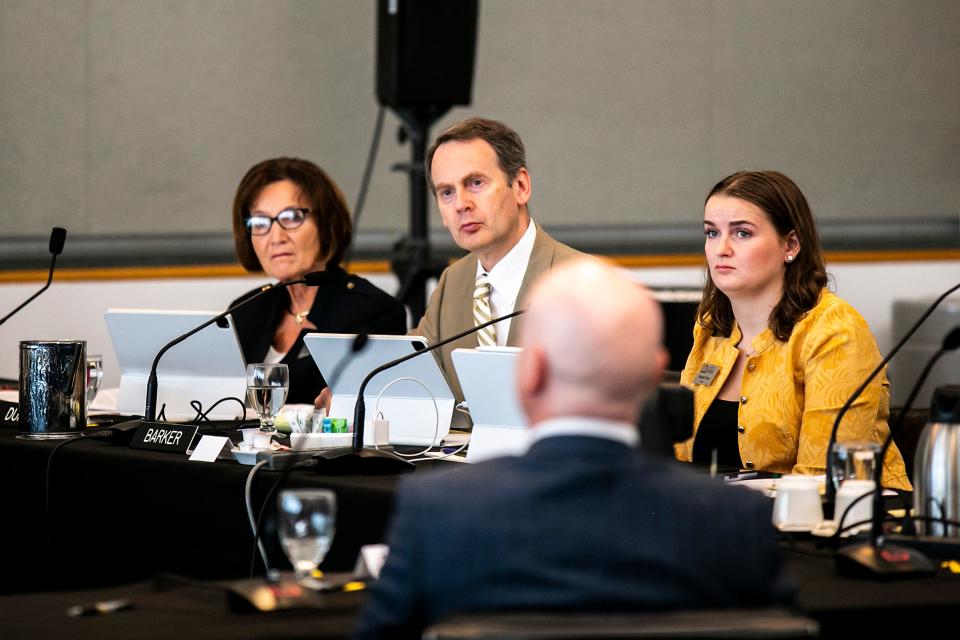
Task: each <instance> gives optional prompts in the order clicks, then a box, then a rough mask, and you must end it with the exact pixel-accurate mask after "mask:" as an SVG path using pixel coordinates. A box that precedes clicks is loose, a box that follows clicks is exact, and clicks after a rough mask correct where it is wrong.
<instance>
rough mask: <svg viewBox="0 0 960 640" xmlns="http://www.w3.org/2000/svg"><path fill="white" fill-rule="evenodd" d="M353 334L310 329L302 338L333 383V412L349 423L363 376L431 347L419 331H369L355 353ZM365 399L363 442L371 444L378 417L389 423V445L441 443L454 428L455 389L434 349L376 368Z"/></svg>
mask: <svg viewBox="0 0 960 640" xmlns="http://www.w3.org/2000/svg"><path fill="white" fill-rule="evenodd" d="M355 338H356V335H355V334H352V333H310V334H307V335H306V336H304V339H303V342H304V344H306V346H307V349H308V350H309V351H310V355H311V356H313V360H314V362H316V364H317V368H318V369H319V370H320V373H321V374H323V377H324V379H325V380H326V381H327V384H328V385H330V391H331V393H332V394H333V400H332V402H331V406H330V416H331V417H334V418H347V419H348V420H349V421H350V422H351V423H352V421H353V413H354V407H355V405H356V402H357V395H358V393H359V391H360V384H361V383H362V382H363V379H364V378H365V377H366V376H367V375H368V374H369V373H370V372H371V371H373V370H374V369H376V368H377V367H379V366H380V365H382V364H384V363H387V362H390V361H391V360H396V359H397V358H401V357H403V356H406V355H409V354H411V353H414V352H416V351H420V350H422V349H424V348H425V347H426V346H427V342H426V339H424V338H422V337H419V336H384V335H371V336H369V338H368V340H367V343H366V345H365V346H364V347H363V348H362V349H361V350H360V351H357V352H355V353H354V352H353V351H352V348H353V343H354V340H355ZM338 372H339V373H338ZM364 402H365V405H366V425H365V428H364V439H363V443H364V445H365V446H372V445H373V431H374V430H373V426H372V425H373V420H374V419H375V418H376V417H377V416H382V417H383V418H384V419H386V420H387V421H389V423H390V436H389V439H390V444H396V445H412V446H423V447H426V446H439V445H440V443H441V441H442V440H443V438H444V437H445V436H446V435H447V434H448V433H449V432H450V420H451V418H452V417H453V407H454V397H453V391H451V389H450V385H449V384H448V383H447V380H446V378H445V377H444V375H443V370H442V369H441V368H440V365H439V364H438V363H437V360H436V358H434V357H433V355H432V354H424V355H423V356H420V357H417V358H412V359H410V360H408V361H407V362H404V363H403V364H401V365H398V366H396V367H393V368H392V369H389V370H387V371H383V372H381V373H378V374H377V375H376V376H374V377H373V378H372V379H371V380H370V382H369V383H368V384H367V387H366V390H365V392H364Z"/></svg>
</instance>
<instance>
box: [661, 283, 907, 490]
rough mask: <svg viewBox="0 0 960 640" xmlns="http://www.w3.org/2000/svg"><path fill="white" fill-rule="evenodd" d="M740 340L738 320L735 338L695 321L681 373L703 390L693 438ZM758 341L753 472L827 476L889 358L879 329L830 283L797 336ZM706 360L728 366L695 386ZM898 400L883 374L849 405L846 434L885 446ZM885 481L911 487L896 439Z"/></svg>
mask: <svg viewBox="0 0 960 640" xmlns="http://www.w3.org/2000/svg"><path fill="white" fill-rule="evenodd" d="M740 338H741V334H740V328H739V327H738V326H736V324H734V327H733V330H732V331H731V335H730V337H729V338H724V337H715V336H710V335H708V333H707V331H706V330H704V329H703V327H701V326H700V325H699V323H698V324H697V325H696V326H695V327H694V331H693V349H692V350H691V351H690V356H689V357H688V358H687V365H686V367H684V369H683V373H682V374H681V378H680V379H681V382H682V383H683V384H684V385H686V386H688V387H690V388H691V389H693V392H694V434H696V429H697V428H698V427H699V425H700V420H701V419H702V418H703V415H704V414H705V413H706V412H707V409H708V408H709V407H710V404H711V403H712V402H713V400H714V398H716V396H717V394H718V393H719V392H720V388H721V387H722V386H723V383H724V381H725V380H726V379H727V375H728V374H729V372H730V370H731V369H732V368H733V366H734V364H735V363H736V361H737V357H738V356H739V350H738V349H737V347H736V344H737V343H738V342H740ZM752 346H753V349H754V351H755V352H756V354H755V355H753V356H751V357H749V358H748V359H747V362H746V367H745V368H744V373H743V381H742V384H741V391H740V394H741V397H740V407H739V410H738V418H737V420H738V426H737V430H738V431H739V432H740V438H739V444H740V459H741V460H742V461H743V464H744V466H746V467H747V468H752V469H758V470H763V471H772V472H775V473H799V474H807V475H817V474H822V473H824V469H825V468H824V465H825V462H826V448H827V443H828V442H829V439H830V430H831V428H832V427H833V421H834V419H835V418H836V415H837V412H838V411H839V410H840V407H842V406H843V404H844V402H846V400H847V398H848V397H849V396H850V394H852V393H853V391H854V390H855V389H856V388H857V387H858V386H859V385H860V384H861V383H862V382H863V381H864V380H865V379H866V377H867V375H869V374H870V372H871V371H872V370H873V369H874V368H875V367H876V366H877V364H878V363H879V362H880V360H881V357H880V352H879V350H878V349H877V344H876V341H875V340H874V338H873V334H872V333H871V332H870V327H869V326H867V323H866V321H865V320H864V319H863V318H862V317H861V316H860V314H859V313H857V310H856V309H854V308H853V307H852V306H850V305H849V304H848V303H847V302H845V301H844V300H842V299H840V298H839V297H837V296H836V295H834V294H833V293H831V292H829V291H827V290H826V289H824V290H823V293H822V294H821V296H820V301H819V302H818V303H817V305H816V306H815V307H814V308H813V309H811V310H810V312H809V313H807V315H806V316H804V317H803V318H802V319H801V320H800V321H799V322H797V324H796V325H794V328H793V333H792V334H791V335H790V338H789V340H787V341H786V342H780V341H779V340H777V339H776V338H775V337H774V336H773V333H772V332H771V331H770V329H767V330H765V331H764V332H763V333H761V334H760V335H758V336H757V337H756V338H755V339H754V340H753V345H752ZM704 364H712V365H716V366H717V367H719V371H718V372H717V373H716V375H715V376H714V377H713V379H712V380H711V381H710V382H709V383H708V384H694V379H695V378H696V377H697V373H698V372H699V371H700V370H701V368H702V367H703V365H704ZM889 401H890V384H889V382H888V381H887V376H886V372H883V373H881V374H880V375H879V376H877V377H876V378H875V379H874V380H873V382H872V383H871V384H870V385H869V386H868V387H867V388H866V390H864V392H863V394H862V395H861V396H860V398H859V399H857V401H856V402H854V404H853V406H852V407H850V409H849V411H848V412H847V414H846V415H845V416H844V418H843V421H842V422H841V423H840V431H839V434H838V436H837V440H839V441H852V440H857V441H864V440H867V441H873V442H881V443H882V442H883V440H884V438H886V436H887V433H889V427H888V426H887V418H888V417H889V414H890V410H889ZM676 454H677V457H678V458H679V459H681V460H686V461H689V460H691V459H692V454H693V438H690V439H689V440H687V441H685V442H683V443H680V444H678V445H677V446H676ZM883 484H884V486H886V487H892V488H897V489H907V490H909V489H910V488H911V487H910V479H909V478H908V477H907V474H906V469H905V468H904V464H903V457H902V456H901V455H900V451H899V449H897V446H896V445H895V444H894V445H891V447H890V449H889V451H888V452H887V457H886V459H885V460H884V469H883Z"/></svg>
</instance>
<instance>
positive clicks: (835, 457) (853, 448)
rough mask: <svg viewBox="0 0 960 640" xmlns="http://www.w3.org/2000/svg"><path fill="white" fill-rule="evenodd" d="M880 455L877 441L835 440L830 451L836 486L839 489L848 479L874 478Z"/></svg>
mask: <svg viewBox="0 0 960 640" xmlns="http://www.w3.org/2000/svg"><path fill="white" fill-rule="evenodd" d="M879 457H880V444H879V443H877V442H840V441H837V442H835V443H834V445H833V450H832V451H831V452H830V466H831V467H832V469H833V484H834V487H835V488H836V489H837V491H839V490H840V487H841V486H842V485H843V483H844V482H845V481H847V480H873V474H874V471H875V470H876V465H877V459H878V458H879Z"/></svg>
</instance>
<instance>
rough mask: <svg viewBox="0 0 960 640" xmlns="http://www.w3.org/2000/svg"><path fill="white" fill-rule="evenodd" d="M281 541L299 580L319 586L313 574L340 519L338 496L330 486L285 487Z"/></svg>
mask: <svg viewBox="0 0 960 640" xmlns="http://www.w3.org/2000/svg"><path fill="white" fill-rule="evenodd" d="M279 501H280V504H279V507H280V508H279V521H280V522H279V527H278V532H279V536H280V543H281V544H282V545H283V550H284V552H285V553H286V554H287V558H289V559H290V564H292V565H293V570H294V572H295V574H296V577H297V581H298V582H299V583H300V584H302V585H304V586H308V587H314V588H319V587H322V586H323V583H322V582H319V581H317V580H315V579H314V578H313V577H312V574H313V572H314V571H315V570H316V568H317V566H318V565H319V564H320V563H321V562H323V558H324V557H325V556H326V555H327V551H328V550H329V549H330V543H331V542H332V541H333V536H334V532H335V523H336V518H337V499H336V496H335V495H334V493H333V492H332V491H330V490H329V489H286V490H284V491H281V492H280V498H279Z"/></svg>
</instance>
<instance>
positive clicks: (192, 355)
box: [104, 309, 247, 420]
mask: <svg viewBox="0 0 960 640" xmlns="http://www.w3.org/2000/svg"><path fill="white" fill-rule="evenodd" d="M218 313H219V312H218V311H180V310H160V309H108V310H107V312H106V313H105V314H104V320H105V321H106V323H107V331H108V333H109V334H110V340H111V342H112V343H113V350H114V352H115V353H116V355H117V362H118V363H119V365H120V390H119V393H118V398H117V411H118V413H122V414H130V415H143V409H144V403H145V400H146V395H147V377H148V376H149V374H150V367H151V366H152V364H153V359H154V358H155V357H156V355H157V353H158V352H159V351H160V349H162V348H163V346H164V345H165V344H167V343H168V342H170V341H171V340H172V339H174V338H176V337H177V336H179V335H182V334H184V333H186V332H188V331H190V330H191V329H194V328H195V327H197V326H198V325H200V324H202V323H203V322H205V321H206V320H209V319H210V318H212V317H213V316H215V315H217V314H218ZM157 382H158V393H157V413H159V412H160V408H161V407H164V415H165V417H166V418H167V419H168V420H189V419H191V418H193V417H194V416H195V415H196V411H195V410H194V409H193V408H192V407H191V406H190V401H191V400H197V401H198V402H200V404H201V406H202V408H203V410H204V411H206V410H208V409H209V408H210V407H211V406H212V405H213V404H214V403H216V402H217V401H218V400H220V399H221V398H227V397H235V398H239V399H240V401H241V402H245V400H246V392H247V373H246V364H245V363H244V360H243V352H242V351H241V349H240V343H239V341H238V340H237V335H236V332H235V331H234V329H233V323H232V321H231V319H230V318H227V319H225V320H224V321H223V322H222V323H214V324H212V325H210V326H209V327H206V328H205V329H203V331H200V332H199V333H196V334H194V335H192V336H190V337H189V338H187V339H186V340H184V341H183V342H181V343H180V344H178V345H176V346H175V347H173V348H172V349H170V350H169V351H167V352H166V353H165V354H164V356H163V358H162V359H161V360H160V365H159V367H158V368H157ZM243 415H244V411H243V407H242V406H241V404H240V403H237V402H233V401H227V402H222V403H220V405H218V406H217V408H216V409H214V410H213V411H212V412H211V413H210V414H208V417H209V418H211V419H215V420H232V419H235V418H241V417H243Z"/></svg>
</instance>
